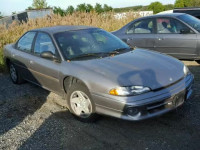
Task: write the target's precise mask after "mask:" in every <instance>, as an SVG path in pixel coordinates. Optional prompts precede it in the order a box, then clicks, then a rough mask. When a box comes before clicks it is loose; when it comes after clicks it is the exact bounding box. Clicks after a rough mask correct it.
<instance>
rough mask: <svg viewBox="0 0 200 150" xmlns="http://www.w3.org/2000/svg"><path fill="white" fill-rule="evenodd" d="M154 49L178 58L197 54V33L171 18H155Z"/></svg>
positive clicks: (192, 56)
mask: <svg viewBox="0 0 200 150" xmlns="http://www.w3.org/2000/svg"><path fill="white" fill-rule="evenodd" d="M156 24H157V35H156V40H155V50H156V51H159V52H161V53H165V54H169V55H172V56H174V57H177V58H180V59H190V58H195V57H196V56H197V51H196V48H197V35H196V34H195V33H194V32H193V31H192V30H191V29H190V28H189V27H188V26H186V25H185V24H183V23H182V22H180V21H179V20H176V19H173V18H157V19H156Z"/></svg>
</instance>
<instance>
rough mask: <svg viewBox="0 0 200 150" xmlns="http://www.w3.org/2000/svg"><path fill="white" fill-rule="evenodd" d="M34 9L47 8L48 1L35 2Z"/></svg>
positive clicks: (37, 0) (34, 0) (39, 0)
mask: <svg viewBox="0 0 200 150" xmlns="http://www.w3.org/2000/svg"><path fill="white" fill-rule="evenodd" d="M32 7H33V8H35V9H42V8H47V2H46V0H33V4H32Z"/></svg>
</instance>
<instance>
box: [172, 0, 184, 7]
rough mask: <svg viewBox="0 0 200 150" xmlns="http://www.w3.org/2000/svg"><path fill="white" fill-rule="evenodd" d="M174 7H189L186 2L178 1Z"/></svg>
mask: <svg viewBox="0 0 200 150" xmlns="http://www.w3.org/2000/svg"><path fill="white" fill-rule="evenodd" d="M174 6H175V7H176V8H181V7H187V6H186V5H185V2H184V0H176V1H175V4H174Z"/></svg>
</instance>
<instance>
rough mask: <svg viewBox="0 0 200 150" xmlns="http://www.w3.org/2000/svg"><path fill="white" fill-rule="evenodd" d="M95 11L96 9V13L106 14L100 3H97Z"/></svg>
mask: <svg viewBox="0 0 200 150" xmlns="http://www.w3.org/2000/svg"><path fill="white" fill-rule="evenodd" d="M94 9H95V11H96V12H97V13H98V14H100V13H102V12H104V10H103V8H102V6H101V4H99V3H96V5H95V7H94Z"/></svg>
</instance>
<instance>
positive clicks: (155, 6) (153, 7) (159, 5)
mask: <svg viewBox="0 0 200 150" xmlns="http://www.w3.org/2000/svg"><path fill="white" fill-rule="evenodd" d="M148 9H149V10H153V13H154V14H157V13H159V12H161V11H164V10H165V7H164V6H163V4H162V3H160V2H153V3H151V4H150V5H149V6H148Z"/></svg>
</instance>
